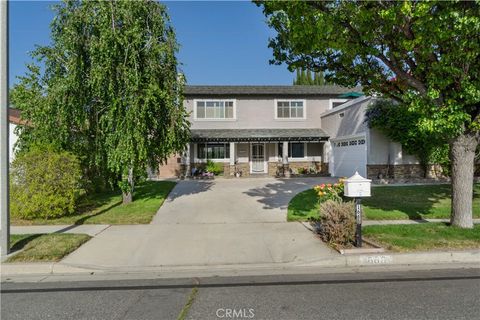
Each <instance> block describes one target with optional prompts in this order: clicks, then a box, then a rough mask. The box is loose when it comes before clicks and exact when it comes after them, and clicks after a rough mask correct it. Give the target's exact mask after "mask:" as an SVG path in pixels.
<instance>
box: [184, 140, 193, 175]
mask: <svg viewBox="0 0 480 320" xmlns="http://www.w3.org/2000/svg"><path fill="white" fill-rule="evenodd" d="M185 171H186V172H185V177H190V175H191V171H192V170H191V168H190V143H187V151H186V155H185Z"/></svg>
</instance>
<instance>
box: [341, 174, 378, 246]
mask: <svg viewBox="0 0 480 320" xmlns="http://www.w3.org/2000/svg"><path fill="white" fill-rule="evenodd" d="M371 182H372V180H369V179H365V178H364V177H362V176H361V175H359V174H358V172H355V174H354V175H353V176H351V177H350V178H348V179H346V180H345V185H344V190H343V191H344V195H345V196H346V197H350V198H354V200H355V221H356V224H357V228H356V232H355V245H356V246H357V247H361V246H362V207H361V205H360V203H361V200H362V198H364V197H370V196H371Z"/></svg>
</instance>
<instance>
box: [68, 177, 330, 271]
mask: <svg viewBox="0 0 480 320" xmlns="http://www.w3.org/2000/svg"><path fill="white" fill-rule="evenodd" d="M331 181H333V179H330V178H302V179H284V180H280V179H273V178H250V179H217V180H200V181H199V180H193V181H192V180H189V181H179V182H178V184H177V185H176V186H175V188H174V189H173V190H172V192H171V193H170V195H169V197H168V199H167V200H166V201H165V203H164V204H163V206H162V207H161V208H160V210H159V211H158V213H157V215H156V216H155V217H154V219H153V221H152V223H151V224H150V225H135V226H111V227H109V228H108V229H106V230H105V231H103V232H102V233H100V234H99V235H97V236H96V237H95V238H94V239H92V240H90V241H89V242H88V243H86V244H85V245H83V246H82V247H80V248H79V249H78V250H77V251H75V252H74V253H72V254H71V255H69V256H68V257H67V258H66V259H64V260H63V263H67V264H72V265H77V266H82V265H83V266H89V267H99V268H138V267H158V266H162V267H166V266H170V267H174V266H175V267H176V266H180V267H188V266H225V265H229V266H232V265H247V264H257V265H264V264H272V263H296V262H298V263H302V262H310V261H318V260H321V259H326V258H330V257H332V256H334V255H336V253H334V252H333V251H332V250H331V249H329V248H328V247H326V246H325V245H324V244H323V243H322V242H321V241H320V240H319V239H318V238H317V237H316V236H315V235H314V234H313V233H312V232H310V231H309V230H307V229H306V228H305V227H304V226H303V225H302V224H301V223H298V222H286V212H287V206H288V202H289V201H290V199H291V198H292V197H293V196H294V195H295V194H297V193H298V192H300V191H303V190H306V189H308V188H310V187H311V186H313V185H315V184H318V183H323V182H331Z"/></svg>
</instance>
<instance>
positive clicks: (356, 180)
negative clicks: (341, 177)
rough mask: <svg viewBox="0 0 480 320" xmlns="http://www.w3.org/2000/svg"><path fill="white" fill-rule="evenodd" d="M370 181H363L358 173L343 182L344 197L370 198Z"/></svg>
mask: <svg viewBox="0 0 480 320" xmlns="http://www.w3.org/2000/svg"><path fill="white" fill-rule="evenodd" d="M371 182H372V180H369V179H365V178H364V177H362V176H361V175H359V174H358V172H355V174H354V175H353V176H351V177H350V178H348V179H346V180H345V182H344V183H345V186H344V189H343V191H344V195H345V196H346V197H350V198H363V197H370V196H371V192H370V184H371Z"/></svg>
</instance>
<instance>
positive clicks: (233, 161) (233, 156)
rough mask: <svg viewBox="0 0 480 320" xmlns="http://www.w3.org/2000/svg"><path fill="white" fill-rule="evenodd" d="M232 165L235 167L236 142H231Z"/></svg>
mask: <svg viewBox="0 0 480 320" xmlns="http://www.w3.org/2000/svg"><path fill="white" fill-rule="evenodd" d="M230 165H231V166H233V165H235V142H230Z"/></svg>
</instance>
